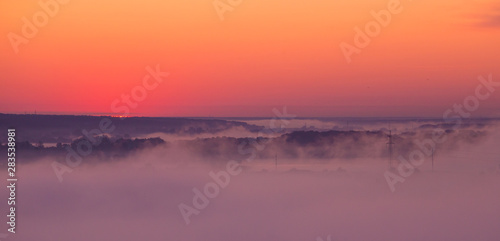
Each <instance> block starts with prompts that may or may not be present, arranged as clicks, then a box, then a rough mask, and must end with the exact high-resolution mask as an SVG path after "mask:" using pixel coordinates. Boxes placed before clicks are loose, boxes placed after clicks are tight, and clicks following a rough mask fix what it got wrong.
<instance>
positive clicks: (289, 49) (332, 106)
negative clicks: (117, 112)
mask: <svg viewBox="0 0 500 241" xmlns="http://www.w3.org/2000/svg"><path fill="white" fill-rule="evenodd" d="M51 1H55V0H42V2H51ZM66 1H68V0H66ZM390 1H391V0H370V1H369V0H358V1H355V0H338V1H324V0H311V1H298V0H252V1H250V0H243V1H242V3H241V4H240V5H238V6H234V7H233V11H231V12H226V13H225V14H224V20H223V21H221V19H220V18H219V16H218V14H217V11H216V10H215V8H214V6H213V4H212V2H213V0H201V1H189V0H169V1H164V0H142V1H137V0H130V1H119V0H99V1H98V0H85V1H79V0H71V1H69V2H68V3H67V4H64V5H58V6H59V7H60V9H59V11H58V12H56V13H55V14H54V16H53V17H49V18H48V22H47V24H46V25H42V26H41V27H39V28H38V32H37V33H36V34H35V36H34V37H32V38H29V39H28V38H26V39H27V40H28V41H29V42H27V43H22V44H20V45H19V46H17V48H18V52H17V53H16V51H15V50H14V49H15V48H13V45H12V43H11V41H10V40H9V37H8V35H9V33H15V34H17V35H19V36H23V35H22V28H23V25H24V23H23V20H22V19H23V17H26V18H27V19H28V20H29V21H33V16H36V15H37V13H39V12H40V11H42V9H43V8H42V7H41V6H40V5H39V4H38V1H27V0H20V1H19V0H16V1H14V0H7V1H1V2H0V21H1V23H2V24H1V25H0V36H3V37H1V38H0V53H1V58H0V71H1V73H2V75H0V83H1V88H0V112H3V113H24V112H25V111H28V112H32V111H34V110H35V109H36V110H37V111H38V112H45V113H112V109H111V107H110V105H111V103H112V102H113V101H114V100H115V99H117V98H120V96H121V95H122V94H124V93H130V91H131V90H132V89H133V88H134V87H135V86H137V85H139V84H141V80H142V78H143V77H144V76H145V75H146V74H147V72H146V70H145V68H146V67H147V66H156V65H157V64H159V65H160V66H161V69H162V70H163V71H165V72H169V73H170V76H168V77H167V78H166V79H165V81H164V82H162V83H161V84H160V85H159V86H158V87H157V88H156V89H154V90H152V91H150V92H149V93H148V96H147V98H146V99H145V100H144V101H141V102H140V103H138V106H137V107H136V108H133V109H131V112H132V113H134V114H137V115H147V116H208V115H211V116H269V115H272V108H274V107H281V106H289V108H290V109H289V112H294V114H297V115H298V116H441V115H442V113H443V112H444V111H445V110H446V109H448V108H450V107H451V106H452V105H453V104H455V103H462V102H463V100H464V98H466V97H467V96H469V95H471V94H474V89H475V87H476V86H477V85H478V84H479V82H478V80H477V76H479V75H485V76H486V75H488V74H490V73H492V74H493V78H494V79H496V81H500V71H499V70H500V68H499V67H500V66H499V63H500V61H499V60H500V44H499V43H500V4H495V2H496V1H491V0H476V1H465V0H443V1H431V0H418V1H417V0H413V1H410V0H405V1H403V0H402V1H401V7H402V11H401V13H399V14H393V15H392V19H391V21H390V22H389V24H388V26H387V27H381V31H380V34H379V35H377V36H375V37H373V38H372V39H371V42H370V44H369V45H368V46H367V47H366V48H362V49H361V52H360V53H359V54H354V55H352V56H351V58H352V62H350V63H347V61H346V58H345V57H344V55H343V53H342V51H341V49H340V47H339V45H340V44H341V43H342V42H346V43H349V44H354V40H353V39H354V36H355V32H354V28H355V27H356V26H357V27H360V28H364V27H365V25H366V24H367V23H369V22H370V21H373V20H374V18H373V16H372V15H371V14H370V11H372V10H373V11H376V12H378V11H380V10H384V9H387V8H388V7H387V5H388V2H390ZM61 2H62V1H61ZM222 2H227V0H222ZM475 116H500V91H497V92H495V93H494V94H493V95H492V96H491V97H490V98H489V99H487V100H485V101H482V102H481V106H480V109H479V110H478V111H477V112H476V113H475Z"/></svg>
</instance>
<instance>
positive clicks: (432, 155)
mask: <svg viewBox="0 0 500 241" xmlns="http://www.w3.org/2000/svg"><path fill="white" fill-rule="evenodd" d="M432 171H434V148H432Z"/></svg>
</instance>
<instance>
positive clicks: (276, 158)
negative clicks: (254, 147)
mask: <svg viewBox="0 0 500 241" xmlns="http://www.w3.org/2000/svg"><path fill="white" fill-rule="evenodd" d="M274 163H275V165H276V167H275V170H276V171H278V153H276V156H275V158H274Z"/></svg>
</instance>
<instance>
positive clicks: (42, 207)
mask: <svg viewBox="0 0 500 241" xmlns="http://www.w3.org/2000/svg"><path fill="white" fill-rule="evenodd" d="M499 143H500V132H498V131H496V130H494V129H491V130H490V134H489V135H488V136H487V137H485V139H484V140H482V141H481V143H480V144H463V145H461V146H460V148H458V149H456V150H453V151H450V152H446V153H441V154H440V155H436V156H435V159H434V170H432V163H431V158H430V157H426V159H425V161H424V163H423V164H422V165H420V166H419V167H418V170H416V171H414V172H413V173H412V174H410V175H408V176H406V177H400V178H403V179H404V182H398V183H396V184H395V185H394V187H395V191H394V192H392V191H391V189H390V188H389V185H388V182H387V180H386V177H385V176H384V174H385V173H386V170H387V167H388V165H387V159H386V158H379V157H376V158H375V157H374V158H369V157H367V158H353V159H334V160H330V161H327V162H325V161H317V160H301V161H297V160H295V159H294V160H287V159H286V158H281V157H278V160H277V166H276V158H266V159H258V158H257V159H255V160H252V161H251V162H248V161H245V160H243V161H242V162H241V163H240V165H238V166H235V165H233V166H231V164H235V163H233V162H231V163H230V165H229V166H227V165H226V163H228V162H229V161H230V160H224V162H223V163H222V164H221V163H218V164H217V165H209V164H207V163H206V162H200V161H199V160H198V159H199V157H196V158H197V160H193V159H194V157H191V156H190V155H189V154H188V153H186V152H181V151H177V150H176V149H174V148H168V149H165V147H157V148H155V149H153V150H144V151H141V152H138V153H135V154H133V155H131V156H130V157H129V158H127V160H122V161H114V162H106V163H95V162H89V164H86V163H83V164H81V165H80V166H77V167H75V168H73V171H72V172H71V173H69V172H66V173H64V175H63V181H62V182H59V180H58V178H57V177H56V175H55V173H54V170H53V167H52V163H53V160H52V159H51V158H45V159H44V160H38V161H36V162H30V163H29V164H24V165H22V164H21V165H20V166H19V168H18V170H17V173H18V178H19V182H18V184H17V185H18V193H17V198H18V203H17V207H18V208H17V210H18V212H17V216H18V219H17V220H18V221H17V233H16V234H14V235H12V234H11V235H9V236H8V237H7V238H6V240H40V241H44V240H47V241H49V240H50V241H53V240H71V241H88V240H107V241H114V240H116V241H118V240H120V241H123V240H134V241H135V240H147V241H155V240H162V241H164V240H172V241H173V240H175V241H194V240H203V241H220V240H225V241H229V240H235V241H253V240H263V241H264V240H269V241H277V240H294V241H308V240H309V241H318V240H327V236H329V235H330V237H331V238H330V240H329V241H334V240H339V241H357V240H359V241H366V240H380V241H382V240H383V241H391V240H394V241H396V240H397V241H400V240H422V241H424V240H425V241H428V240H439V241H460V240H463V241H471V240H474V241H478V240H485V241H486V240H487V241H493V240H500V231H499V225H500V150H498V147H499V145H498V144H499ZM395 159H397V158H395ZM19 162H20V163H22V160H20V161H19ZM221 171H224V172H225V173H227V174H221ZM211 172H213V173H216V175H218V177H219V179H218V180H219V182H220V183H222V184H220V183H219V184H217V182H216V181H215V180H214V178H213V177H211V175H210V173H211ZM395 173H396V174H397V170H396V171H395ZM220 175H222V176H220ZM212 176H213V174H212ZM223 176H224V177H227V176H229V177H230V178H229V179H225V178H223ZM4 184H6V183H5V181H4ZM207 185H208V186H210V188H208V189H206V190H205V186H207ZM214 185H217V186H216V187H217V188H215V186H214ZM221 186H224V187H221ZM193 189H196V190H198V191H200V192H201V193H202V194H201V195H203V197H202V198H200V194H199V193H198V192H197V191H193ZM216 189H218V191H217V190H216ZM207 192H208V194H207ZM4 193H6V192H2V195H3V196H2V199H4V200H6V199H7V197H6V196H4ZM207 195H208V196H212V197H207ZM193 198H194V199H195V203H194V204H193ZM205 198H206V200H205ZM207 200H208V201H207ZM0 203H1V205H0V207H1V208H2V210H6V208H7V205H6V202H4V201H2V202H0ZM181 204H182V205H181ZM180 207H183V208H184V209H182V208H180ZM182 210H184V215H183V211H182ZM186 213H187V214H186ZM4 219H5V218H4ZM187 223H188V224H187ZM4 226H5V229H4V230H5V231H0V233H1V232H3V233H7V232H6V230H7V227H6V225H5V224H4Z"/></svg>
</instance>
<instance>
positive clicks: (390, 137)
mask: <svg viewBox="0 0 500 241" xmlns="http://www.w3.org/2000/svg"><path fill="white" fill-rule="evenodd" d="M387 137H389V142H387V145H388V146H389V169H391V168H392V151H393V150H392V147H393V145H394V142H393V141H392V130H391V124H389V135H388V136H387Z"/></svg>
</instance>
